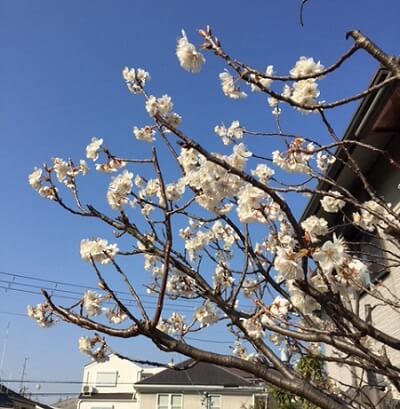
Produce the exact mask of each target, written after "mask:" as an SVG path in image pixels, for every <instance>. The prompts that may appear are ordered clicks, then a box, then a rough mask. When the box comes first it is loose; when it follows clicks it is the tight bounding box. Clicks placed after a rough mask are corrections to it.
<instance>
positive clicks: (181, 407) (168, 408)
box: [156, 393, 184, 409]
mask: <svg viewBox="0 0 400 409" xmlns="http://www.w3.org/2000/svg"><path fill="white" fill-rule="evenodd" d="M160 396H168V406H167V408H166V409H183V396H184V395H183V393H157V395H156V409H160V405H159V398H160ZM173 396H180V398H181V405H180V408H177V407H176V406H175V407H173V406H172V397H173ZM161 408H165V405H163V406H161Z"/></svg>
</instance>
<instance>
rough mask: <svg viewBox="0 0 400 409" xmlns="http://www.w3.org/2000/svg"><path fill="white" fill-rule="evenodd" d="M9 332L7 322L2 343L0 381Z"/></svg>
mask: <svg viewBox="0 0 400 409" xmlns="http://www.w3.org/2000/svg"><path fill="white" fill-rule="evenodd" d="M9 330H10V321H8V324H7V328H6V334H5V336H4V342H3V351H2V353H1V360H0V379H1V377H2V375H3V366H4V359H5V356H6V349H7V341H8V333H9Z"/></svg>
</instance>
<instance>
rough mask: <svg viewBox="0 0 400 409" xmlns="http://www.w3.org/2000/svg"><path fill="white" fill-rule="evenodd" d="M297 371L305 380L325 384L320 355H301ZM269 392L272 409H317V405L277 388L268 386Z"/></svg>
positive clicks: (319, 384) (325, 378) (324, 373)
mask: <svg viewBox="0 0 400 409" xmlns="http://www.w3.org/2000/svg"><path fill="white" fill-rule="evenodd" d="M296 370H297V372H298V373H299V374H300V375H301V376H302V377H303V378H304V379H305V380H307V381H312V382H313V383H315V384H316V385H318V386H321V387H322V386H326V382H327V377H326V372H325V370H324V361H323V359H322V357H320V356H318V355H317V356H309V355H308V356H303V357H301V358H300V360H299V362H298V364H297V366H296ZM268 390H269V394H270V397H271V400H272V402H273V403H272V407H273V408H274V409H299V408H301V409H318V407H317V406H315V405H314V404H312V403H311V402H309V401H308V400H305V399H300V398H297V397H296V396H295V395H293V394H291V393H289V392H285V391H283V390H281V389H279V388H275V387H269V388H268Z"/></svg>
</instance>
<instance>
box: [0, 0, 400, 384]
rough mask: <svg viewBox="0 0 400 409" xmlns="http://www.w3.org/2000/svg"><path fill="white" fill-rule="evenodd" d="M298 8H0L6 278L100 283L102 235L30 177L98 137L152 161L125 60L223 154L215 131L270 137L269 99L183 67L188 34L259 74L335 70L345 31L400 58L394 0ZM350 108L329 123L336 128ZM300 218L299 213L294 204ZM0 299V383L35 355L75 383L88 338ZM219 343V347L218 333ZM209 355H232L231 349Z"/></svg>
mask: <svg viewBox="0 0 400 409" xmlns="http://www.w3.org/2000/svg"><path fill="white" fill-rule="evenodd" d="M299 3H300V1H295V0H280V1H271V0H269V1H268V0H258V1H252V2H247V3H245V2H243V1H236V0H231V1H229V2H228V1H209V0H207V1H202V2H194V1H187V2H183V1H177V0H170V1H168V2H167V1H147V2H146V1H141V2H139V1H134V0H119V1H111V0H108V1H105V0H85V1H81V0H68V1H66V0H58V1H54V0H41V1H32V0H0V49H1V62H0V82H1V90H0V138H1V150H0V167H1V172H0V184H1V186H2V192H3V193H2V196H1V197H2V200H1V201H0V235H1V236H0V241H1V247H0V248H1V250H0V271H1V272H6V273H16V274H21V275H26V276H33V277H37V278H43V279H49V280H56V281H62V282H71V283H81V284H84V285H89V286H91V285H93V284H94V283H95V280H94V278H93V274H92V273H91V271H90V269H89V268H88V266H87V265H85V264H84V263H83V262H82V261H81V260H80V257H79V242H80V240H81V239H82V238H86V237H91V236H96V235H106V233H105V230H104V229H103V228H102V227H101V226H99V225H98V224H96V223H94V222H93V221H82V220H78V219H75V218H73V217H71V216H69V215H67V214H66V213H64V212H63V211H61V209H59V208H58V207H56V206H54V205H52V203H50V202H46V201H44V200H43V199H40V198H39V197H38V196H37V195H36V194H35V193H34V192H33V191H32V190H31V189H30V187H29V185H28V183H27V175H28V174H29V173H30V172H31V171H32V169H33V167H34V166H35V165H40V164H41V163H42V162H44V161H47V160H49V158H51V157H52V156H61V157H64V158H68V157H71V158H74V159H79V158H82V157H83V156H84V148H85V146H86V145H87V143H88V141H89V140H90V138H91V137H92V136H94V135H95V136H98V137H102V138H104V139H105V141H106V143H107V145H108V146H109V147H111V148H112V149H113V150H115V151H118V152H123V154H124V155H126V156H129V155H130V156H143V155H145V154H146V152H147V151H148V146H144V145H143V144H140V143H135V141H134V140H133V138H132V136H131V129H132V126H134V125H137V126H143V125H145V124H146V123H147V118H146V115H145V113H144V109H143V106H142V103H141V101H140V99H138V98H135V97H133V96H131V95H130V94H129V93H128V91H127V90H126V87H125V85H124V83H123V81H122V78H121V69H122V68H123V67H124V66H125V65H128V66H132V67H143V68H146V69H147V70H149V71H150V73H151V75H152V81H151V83H150V85H149V86H150V90H151V92H152V93H154V94H155V95H161V94H164V93H168V94H170V95H171V96H172V97H173V100H174V103H175V107H176V111H177V112H179V113H180V114H181V115H182V116H183V126H184V129H185V130H186V131H187V132H188V133H190V134H192V135H197V137H198V138H200V139H201V140H202V141H204V143H206V144H208V146H212V148H213V149H217V147H218V148H221V145H220V144H218V141H217V140H216V137H215V136H213V132H212V129H213V127H214V126H215V125H216V124H219V123H221V122H225V124H230V122H231V121H232V120H234V119H239V120H240V122H241V123H243V124H244V125H246V126H248V127H249V128H251V129H254V130H272V129H273V123H272V120H271V114H270V111H269V109H268V108H267V107H266V105H265V101H264V99H263V97H261V96H259V95H257V96H254V97H252V98H249V99H248V100H246V101H241V102H238V101H232V100H228V99H226V98H225V97H224V96H223V95H222V93H221V91H220V89H219V83H218V82H219V81H218V73H219V72H221V71H222V69H223V65H222V64H221V62H220V61H217V60H216V59H215V58H214V57H213V56H211V55H207V54H206V58H207V64H206V66H205V67H204V71H203V73H202V74H200V75H196V76H195V75H190V74H188V73H186V72H184V71H182V70H181V69H180V68H179V65H178V63H177V60H176V57H175V55H174V48H175V43H176V39H177V37H178V36H179V33H180V30H181V29H182V28H184V29H185V30H186V32H187V33H188V35H189V37H190V39H191V40H192V41H193V42H195V43H198V42H199V41H198V38H197V37H196V34H195V30H196V29H197V28H201V27H204V26H205V25H206V24H209V25H211V26H212V27H213V28H214V31H215V33H216V34H217V35H218V37H219V38H220V39H221V40H222V42H223V45H224V46H225V48H226V49H227V50H228V51H229V52H230V53H231V54H232V55H234V56H236V57H238V58H240V59H242V60H244V61H247V62H248V63H251V64H252V65H254V66H256V67H258V68H260V69H263V68H265V67H266V66H267V65H268V64H274V65H275V67H276V68H277V70H278V71H279V72H281V73H282V74H284V73H287V71H288V70H289V69H290V68H291V67H292V66H293V64H294V62H295V61H296V60H297V58H298V57H299V56H300V55H305V56H313V57H314V58H315V59H317V60H321V62H322V63H323V64H325V65H329V64H330V63H332V62H333V61H334V60H335V58H336V57H337V56H338V55H339V54H340V53H341V52H343V51H345V50H346V49H347V48H348V47H349V46H350V42H349V41H346V40H345V33H346V32H347V31H348V30H350V29H360V30H362V31H364V32H365V33H366V34H367V35H369V36H370V37H371V38H372V39H373V40H374V41H375V42H376V43H377V44H379V45H381V47H383V48H384V49H385V50H386V51H388V52H390V53H393V54H398V53H399V49H400V45H399V42H398V40H399V38H400V28H399V24H398V16H399V12H400V3H399V1H398V0H387V1H386V0H382V1H381V2H379V4H378V2H376V0H375V1H374V0H336V1H331V0H309V2H308V3H307V6H306V7H305V10H304V13H305V23H306V24H305V27H300V25H299V16H298V14H299V9H298V6H299ZM376 68H377V64H376V63H372V62H371V60H369V59H368V58H365V57H363V56H360V57H357V58H356V59H355V62H354V63H352V64H350V65H349V67H348V68H347V69H346V70H345V71H344V73H343V74H339V75H337V76H336V77H334V78H333V79H331V80H329V81H328V82H327V83H326V85H324V83H322V84H321V90H322V94H321V98H322V99H332V98H336V97H340V96H343V95H345V94H346V93H351V92H353V91H354V90H356V89H360V88H362V87H363V86H366V85H367V84H368V82H369V80H370V78H371V76H372V74H373V72H374V70H375V69H376ZM354 109H355V106H351V107H349V109H344V110H341V111H340V112H338V113H335V114H334V115H332V119H333V120H334V121H335V123H336V126H337V130H338V132H339V133H341V132H343V130H344V129H345V127H346V125H347V123H348V121H349V119H350V117H351V114H352V113H353V112H354ZM285 115H286V114H285ZM283 121H284V122H283V124H284V128H285V129H286V130H288V131H296V130H297V132H299V133H306V134H311V135H312V134H314V135H315V134H318V133H319V132H321V136H322V128H319V127H318V125H316V122H315V118H313V117H312V116H303V115H300V114H296V115H292V114H287V115H286V117H284V118H283ZM258 146H260V142H258ZM102 186H103V185H102ZM97 187H98V186H97V185H96V186H88V191H89V194H88V196H87V199H86V200H87V201H88V202H89V199H88V198H89V197H91V198H93V202H96V203H104V192H103V191H101V190H100V189H97ZM103 187H104V186H103ZM98 191H100V193H101V194H100V193H97V192H98ZM296 211H297V212H298V213H299V212H301V206H300V205H299V206H298V208H297V209H296ZM107 237H108V238H110V234H108V236H107ZM10 278H11V279H13V277H12V276H9V275H0V280H2V281H0V286H1V287H4V286H7V285H8V284H7V283H6V281H9V280H10ZM14 280H15V281H16V282H18V281H19V279H18V278H15V277H14ZM24 282H25V283H26V280H25V281H24ZM30 283H31V284H32V285H40V283H35V282H33V281H31V282H30ZM12 288H17V287H16V286H15V285H13V286H12ZM18 288H25V289H29V290H32V287H30V288H28V287H18ZM0 294H1V295H0V297H1V298H0V300H1V304H0V353H2V351H3V345H4V339H5V336H4V334H5V331H6V327H7V323H8V322H10V331H9V339H8V342H7V348H6V353H5V359H4V365H3V372H2V374H1V375H2V377H3V379H4V378H14V379H15V378H18V377H20V375H21V371H22V366H23V361H24V358H25V357H29V361H28V365H27V375H26V377H27V378H28V379H38V378H40V379H70V380H80V379H81V373H82V365H83V364H84V363H85V362H86V361H87V360H86V358H85V357H84V356H81V355H80V354H79V352H78V350H77V346H76V345H77V338H78V336H79V335H81V334H82V331H80V330H78V329H76V328H73V327H70V326H67V325H58V326H56V327H55V328H53V329H50V330H40V329H39V328H38V327H37V326H36V325H35V323H34V322H31V321H30V320H28V319H26V318H24V317H22V316H18V315H10V314H6V313H5V312H10V313H25V308H26V305H27V304H34V303H37V302H39V301H40V300H41V298H40V297H38V296H35V295H33V294H28V293H23V292H16V291H13V290H8V291H5V290H4V289H1V288H0ZM215 339H216V340H219V341H223V339H224V338H223V335H222V334H221V335H219V334H215ZM114 345H115V346H117V347H119V348H120V349H121V350H122V352H124V353H126V354H129V355H131V356H133V357H135V356H136V357H148V358H156V357H159V358H160V359H161V357H162V356H161V354H160V353H158V351H157V350H156V349H155V348H154V347H152V346H150V345H149V344H148V343H147V342H144V341H141V340H133V341H125V342H123V343H121V342H115V343H114ZM199 345H203V346H204V345H205V344H204V343H203V344H199ZM213 347H215V348H216V349H220V350H224V349H225V348H226V346H225V345H224V344H214V345H213ZM0 359H1V355H0ZM10 386H11V385H10ZM13 386H15V385H13ZM33 389H34V388H33V387H31V390H32V391H33ZM42 389H43V390H49V391H50V388H49V389H47V387H46V388H45V386H43V387H42ZM72 389H73V388H72ZM52 390H53V391H57V392H58V391H66V390H71V388H66V387H65V386H56V387H53V389H52Z"/></svg>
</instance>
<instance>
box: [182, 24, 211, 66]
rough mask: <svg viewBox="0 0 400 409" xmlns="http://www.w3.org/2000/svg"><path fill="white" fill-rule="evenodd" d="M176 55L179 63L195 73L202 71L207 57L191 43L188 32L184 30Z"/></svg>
mask: <svg viewBox="0 0 400 409" xmlns="http://www.w3.org/2000/svg"><path fill="white" fill-rule="evenodd" d="M176 56H177V57H178V60H179V64H180V65H181V67H182V68H183V69H184V70H186V71H191V72H193V73H197V72H200V70H201V67H202V66H203V64H204V63H205V61H206V59H205V58H204V56H203V54H202V53H201V52H199V51H197V50H196V47H195V46H194V45H193V44H192V43H189V41H188V38H187V36H186V33H185V32H184V31H183V30H182V37H180V38H179V40H178V44H177V46H176Z"/></svg>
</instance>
